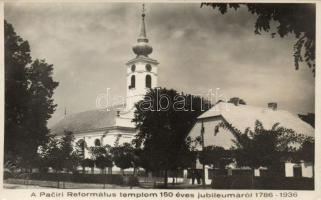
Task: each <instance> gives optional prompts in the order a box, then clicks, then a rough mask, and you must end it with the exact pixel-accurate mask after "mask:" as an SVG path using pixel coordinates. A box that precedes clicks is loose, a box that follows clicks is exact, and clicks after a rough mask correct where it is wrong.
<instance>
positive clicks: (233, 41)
mask: <svg viewBox="0 0 321 200" xmlns="http://www.w3.org/2000/svg"><path fill="white" fill-rule="evenodd" d="M141 10H142V8H141V4H139V3H21V2H19V3H6V5H5V19H6V20H7V21H8V22H9V23H11V24H12V25H13V26H14V29H15V31H16V32H17V34H18V35H20V36H21V37H22V38H23V39H25V40H28V42H29V44H30V48H31V56H32V58H33V59H37V58H39V59H45V60H46V62H47V63H49V64H53V66H54V74H53V78H54V80H55V81H58V82H59V86H58V87H57V89H56V90H55V94H54V101H55V103H56V104H58V107H57V109H56V111H55V113H54V114H53V116H52V118H51V119H50V120H49V126H51V125H52V124H54V123H56V122H57V121H58V120H60V119H62V118H63V116H64V110H65V108H66V110H67V114H70V113H77V112H81V111H86V110H90V109H95V108H96V98H97V96H98V95H99V94H101V93H104V92H106V89H107V88H110V95H115V96H125V95H126V67H125V63H126V62H127V61H129V60H131V59H133V58H134V57H135V54H134V53H133V51H132V47H133V45H135V44H136V40H137V37H138V34H139V30H140V21H141V17H140V15H141ZM255 19H256V16H255V15H251V14H250V13H248V12H247V10H246V9H245V8H242V9H239V10H237V11H234V10H231V11H230V12H228V13H227V14H225V15H221V14H220V13H219V12H218V11H217V10H213V9H211V8H209V7H202V8H200V4H199V3H151V4H146V29H147V37H148V38H149V42H150V45H151V46H152V47H153V49H154V50H153V53H152V54H151V55H150V57H151V58H153V59H156V60H158V61H159V63H160V64H159V67H158V86H161V87H166V88H173V89H176V90H177V91H179V92H184V93H190V94H205V93H207V91H208V90H210V89H212V90H214V91H215V90H216V88H220V93H221V94H222V95H224V96H226V97H228V98H229V97H240V98H242V99H244V100H245V101H246V103H247V104H249V105H255V106H262V107H266V106H267V103H268V102H277V103H278V108H280V109H284V110H289V111H290V112H292V113H294V114H297V113H307V112H314V95H315V93H314V90H315V79H314V77H313V75H312V72H311V70H310V69H308V67H307V66H306V65H304V64H301V66H300V69H299V70H295V67H294V59H293V56H292V55H293V44H294V43H295V41H296V39H295V38H294V37H293V36H291V35H290V36H287V37H285V38H279V37H276V38H271V36H270V34H269V33H262V34H261V35H256V34H255V33H254V23H255ZM273 25H274V26H275V25H277V24H276V23H273Z"/></svg>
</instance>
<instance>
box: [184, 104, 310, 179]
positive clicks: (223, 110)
mask: <svg viewBox="0 0 321 200" xmlns="http://www.w3.org/2000/svg"><path fill="white" fill-rule="evenodd" d="M257 120H258V121H260V122H261V123H262V124H263V126H264V128H265V129H267V130H269V129H272V127H273V125H274V124H276V123H278V124H279V126H282V127H284V128H288V129H292V130H293V131H294V132H295V133H296V134H301V135H304V136H307V137H313V138H314V128H313V127H312V126H311V125H310V124H308V123H306V122H305V121H303V120H301V119H300V118H299V117H298V116H297V115H294V114H292V113H290V112H289V111H286V110H281V109H278V108H277V104H276V103H269V104H268V106H267V107H258V106H251V105H243V104H233V103H225V102H219V103H217V104H216V105H215V106H213V107H212V108H211V109H209V110H208V111H206V112H205V113H203V114H202V115H200V116H199V117H198V118H197V122H196V123H195V125H194V127H193V128H192V129H191V131H190V133H189V136H190V137H191V138H194V139H195V138H197V137H200V136H201V131H202V128H203V137H204V146H205V147H206V146H220V147H223V148H224V149H230V148H231V147H232V146H234V143H233V140H235V139H236V138H235V136H234V133H233V130H235V131H237V132H240V133H244V132H245V130H246V129H250V130H252V131H254V128H255V122H256V121H257ZM222 122H224V123H225V122H227V123H228V124H230V125H231V126H232V127H233V129H232V130H231V129H223V128H222V129H221V128H220V129H218V128H217V127H218V125H219V124H220V123H222ZM198 150H201V147H198ZM199 167H201V166H199ZM232 167H233V166H232ZM207 168H210V167H209V166H207ZM297 168H300V169H299V170H301V172H299V174H301V176H302V177H313V166H312V164H311V163H304V162H302V163H290V162H289V163H285V176H287V177H293V176H296V174H295V173H296V172H297V171H298V169H297ZM208 181H209V180H208Z"/></svg>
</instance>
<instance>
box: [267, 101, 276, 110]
mask: <svg viewBox="0 0 321 200" xmlns="http://www.w3.org/2000/svg"><path fill="white" fill-rule="evenodd" d="M268 108H269V109H271V110H277V109H278V104H277V103H276V102H271V103H268Z"/></svg>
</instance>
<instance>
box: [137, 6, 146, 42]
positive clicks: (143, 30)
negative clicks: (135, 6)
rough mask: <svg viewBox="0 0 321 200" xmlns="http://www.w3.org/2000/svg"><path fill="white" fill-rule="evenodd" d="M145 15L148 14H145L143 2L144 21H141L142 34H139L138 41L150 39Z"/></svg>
mask: <svg viewBox="0 0 321 200" xmlns="http://www.w3.org/2000/svg"><path fill="white" fill-rule="evenodd" d="M145 16H146V14H145V4H144V3H143V8H142V22H141V27H140V34H139V37H138V40H137V42H148V39H147V37H146V26H145Z"/></svg>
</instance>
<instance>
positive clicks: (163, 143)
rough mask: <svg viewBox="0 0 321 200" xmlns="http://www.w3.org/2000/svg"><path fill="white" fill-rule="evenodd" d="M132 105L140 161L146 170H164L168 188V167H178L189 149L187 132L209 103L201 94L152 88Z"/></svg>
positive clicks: (135, 141)
mask: <svg viewBox="0 0 321 200" xmlns="http://www.w3.org/2000/svg"><path fill="white" fill-rule="evenodd" d="M135 106H136V111H135V118H134V120H133V121H134V122H135V123H136V128H137V129H138V134H137V135H136V138H135V140H134V143H135V145H136V147H140V148H142V152H140V155H141V162H142V163H143V165H144V167H145V168H147V170H151V171H153V172H159V171H162V172H164V185H165V187H167V176H168V170H171V169H177V168H178V167H179V165H180V164H181V163H182V162H181V161H182V159H183V157H182V155H185V152H188V151H189V146H188V144H187V135H188V133H189V131H190V129H191V128H192V126H193V125H194V123H195V121H196V118H197V117H198V116H199V115H200V114H201V113H202V112H204V111H205V110H207V109H208V108H209V107H210V104H209V103H208V102H207V101H205V100H203V99H202V98H200V97H196V96H192V95H185V94H179V93H178V92H177V91H175V90H172V89H171V90H168V89H166V88H155V89H151V90H149V92H148V93H147V94H146V95H145V97H144V100H142V101H140V102H138V103H136V105H135Z"/></svg>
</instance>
